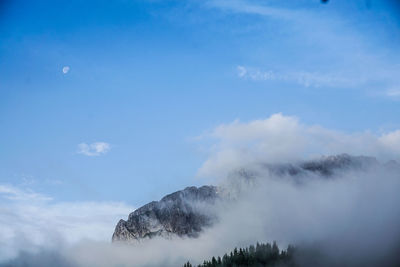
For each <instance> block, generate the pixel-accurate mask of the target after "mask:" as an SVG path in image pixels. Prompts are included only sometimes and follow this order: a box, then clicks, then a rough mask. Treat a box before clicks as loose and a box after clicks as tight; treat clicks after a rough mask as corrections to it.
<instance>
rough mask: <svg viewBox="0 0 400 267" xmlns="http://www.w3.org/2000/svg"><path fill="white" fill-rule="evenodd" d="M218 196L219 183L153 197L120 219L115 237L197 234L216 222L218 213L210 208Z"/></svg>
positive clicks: (135, 237) (131, 237) (131, 239)
mask: <svg viewBox="0 0 400 267" xmlns="http://www.w3.org/2000/svg"><path fill="white" fill-rule="evenodd" d="M217 198H218V191H217V187H215V186H202V187H199V188H197V187H194V186H193V187H187V188H185V189H184V190H181V191H177V192H175V193H172V194H170V195H167V196H165V197H163V198H162V199H161V200H160V201H153V202H150V203H149V204H146V205H144V206H143V207H141V208H139V209H137V210H135V211H134V212H132V213H131V214H129V217H128V220H127V221H124V220H120V221H119V222H118V224H117V226H116V228H115V232H114V234H113V237H112V241H113V242H114V241H133V240H140V239H143V238H152V237H154V236H163V237H169V236H171V235H178V236H188V237H196V236H197V235H198V234H199V233H200V231H201V230H202V229H203V228H204V227H207V226H209V225H211V224H212V223H213V220H214V219H215V217H214V216H213V215H212V214H211V213H210V212H207V211H206V210H207V206H209V205H213V204H214V202H215V201H216V200H217Z"/></svg>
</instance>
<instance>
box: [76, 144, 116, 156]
mask: <svg viewBox="0 0 400 267" xmlns="http://www.w3.org/2000/svg"><path fill="white" fill-rule="evenodd" d="M110 149H111V145H110V144H108V143H105V142H95V143H92V144H87V143H81V144H79V145H78V153H79V154H83V155H86V156H100V155H104V154H106V153H107V152H108V151H109V150H110Z"/></svg>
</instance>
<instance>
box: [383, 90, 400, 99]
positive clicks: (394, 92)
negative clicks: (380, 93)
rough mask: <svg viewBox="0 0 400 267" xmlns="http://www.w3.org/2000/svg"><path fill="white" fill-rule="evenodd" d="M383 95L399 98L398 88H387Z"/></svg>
mask: <svg viewBox="0 0 400 267" xmlns="http://www.w3.org/2000/svg"><path fill="white" fill-rule="evenodd" d="M385 95H386V96H388V97H391V98H400V89H389V90H387V91H386V93H385Z"/></svg>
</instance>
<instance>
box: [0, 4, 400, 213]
mask: <svg viewBox="0 0 400 267" xmlns="http://www.w3.org/2000/svg"><path fill="white" fill-rule="evenodd" d="M349 2H350V1H344V0H331V1H330V2H329V3H328V4H321V2H320V1H317V0H315V1H314V0H309V1H300V0H299V1H284V2H283V1H274V0H271V1H246V0H244V1H236V0H232V1H223V0H208V1H196V0H189V1H158V0H148V1H146V0H140V1H134V0H132V1H128V0H119V1H75V0H71V1H18V0H15V1H4V3H3V4H2V5H0V16H1V19H0V140H1V141H0V162H1V164H0V183H1V184H8V185H14V186H18V187H22V188H28V189H29V190H34V191H35V192H40V193H42V194H46V195H50V196H52V197H53V198H54V199H57V200H60V201H89V200H90V201H92V200H93V201H123V202H126V203H129V204H131V205H134V206H139V205H141V204H144V203H146V202H148V201H151V200H154V199H158V198H160V197H162V196H163V195H165V194H166V193H169V192H172V191H174V190H179V189H182V188H183V187H185V186H188V185H193V184H194V185H201V184H203V183H204V182H205V181H203V180H201V179H200V178H198V175H197V174H198V170H199V169H200V168H201V167H202V165H203V163H204V162H205V161H206V160H207V159H208V158H209V150H208V149H207V148H204V147H207V145H210V146H212V142H213V141H210V140H206V141H204V140H203V141H201V142H199V138H198V137H199V136H202V135H204V134H205V133H207V132H212V131H213V129H215V128H216V127H218V126H219V125H221V124H228V123H231V122H232V121H234V120H236V119H239V120H240V121H244V122H250V121H253V120H257V119H265V118H269V117H270V116H271V115H272V114H276V113H282V114H284V115H286V116H295V117H297V118H299V119H300V121H301V122H302V123H304V124H306V125H320V126H321V127H324V128H326V129H334V130H336V131H340V132H342V133H346V134H349V135H351V134H353V133H360V132H363V133H365V132H368V133H371V134H376V135H381V134H383V133H387V132H391V131H395V130H396V129H398V128H400V120H399V114H400V102H399V101H400V61H399V59H400V54H399V53H398V46H399V44H400V35H399V33H400V30H399V24H400V21H399V15H400V13H399V8H398V6H397V5H396V4H395V3H394V2H391V1H377V0H369V1H364V0H363V1H362V0H357V1H351V3H349ZM65 66H68V67H69V71H67V72H66V73H63V67H65ZM200 139H201V138H200ZM96 142H98V143H104V144H106V145H108V146H109V147H108V148H106V149H104V147H103V148H99V150H98V151H96V150H95V149H94V150H93V149H92V148H90V145H91V144H93V143H96ZM210 143H211V144H210ZM82 144H83V146H84V147H86V149H87V151H86V152H88V151H89V153H86V152H85V151H83V150H82ZM94 146H95V145H94ZM94 146H93V147H94ZM90 151H91V152H90ZM79 152H81V153H79ZM90 153H92V154H90ZM97 154H98V155H97Z"/></svg>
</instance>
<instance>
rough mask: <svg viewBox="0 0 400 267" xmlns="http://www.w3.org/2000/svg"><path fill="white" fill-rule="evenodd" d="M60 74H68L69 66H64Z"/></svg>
mask: <svg viewBox="0 0 400 267" xmlns="http://www.w3.org/2000/svg"><path fill="white" fill-rule="evenodd" d="M62 72H63V73H64V74H67V73H68V72H69V66H64V67H63V68H62Z"/></svg>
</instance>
